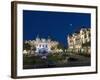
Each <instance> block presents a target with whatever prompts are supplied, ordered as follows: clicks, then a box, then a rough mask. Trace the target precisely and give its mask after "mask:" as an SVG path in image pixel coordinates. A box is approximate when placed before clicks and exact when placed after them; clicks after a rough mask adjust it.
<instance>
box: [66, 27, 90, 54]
mask: <svg viewBox="0 0 100 80" xmlns="http://www.w3.org/2000/svg"><path fill="white" fill-rule="evenodd" d="M90 34H91V31H90V28H88V29H86V28H82V29H81V30H80V31H79V32H76V33H74V34H71V35H69V36H68V37H67V40H68V50H71V51H74V52H80V51H86V48H88V51H89V53H90V45H87V44H89V43H90V42H91V36H90ZM83 45H85V46H83Z"/></svg>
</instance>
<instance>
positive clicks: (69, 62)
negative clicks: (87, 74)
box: [23, 54, 91, 69]
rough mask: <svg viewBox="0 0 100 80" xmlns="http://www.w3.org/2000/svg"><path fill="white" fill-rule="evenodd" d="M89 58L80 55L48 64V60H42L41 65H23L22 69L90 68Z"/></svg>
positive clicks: (72, 55)
mask: <svg viewBox="0 0 100 80" xmlns="http://www.w3.org/2000/svg"><path fill="white" fill-rule="evenodd" d="M90 58H91V57H85V56H82V55H74V54H71V55H70V56H66V59H65V60H63V61H60V62H58V63H55V62H50V61H48V60H44V63H43V64H38V65H24V67H23V68H24V69H32V68H54V67H75V66H90V65H91V59H90Z"/></svg>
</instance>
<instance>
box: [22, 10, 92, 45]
mask: <svg viewBox="0 0 100 80" xmlns="http://www.w3.org/2000/svg"><path fill="white" fill-rule="evenodd" d="M90 27H91V15H90V14H87V13H69V12H50V11H49V12H48V11H31V10H23V40H33V39H35V38H36V37H37V35H39V37H40V38H48V36H49V37H51V39H52V38H53V39H54V40H56V41H59V42H60V43H62V44H64V46H67V35H68V34H73V33H75V32H76V31H79V30H80V29H81V28H90Z"/></svg>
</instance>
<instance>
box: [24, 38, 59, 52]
mask: <svg viewBox="0 0 100 80" xmlns="http://www.w3.org/2000/svg"><path fill="white" fill-rule="evenodd" d="M25 43H28V44H30V45H31V52H32V51H33V52H34V53H50V52H52V51H53V50H52V47H56V46H57V45H58V44H59V43H58V42H57V41H52V40H51V39H50V38H48V39H45V38H39V37H36V39H35V40H29V41H25ZM33 46H34V47H35V50H33Z"/></svg>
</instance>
